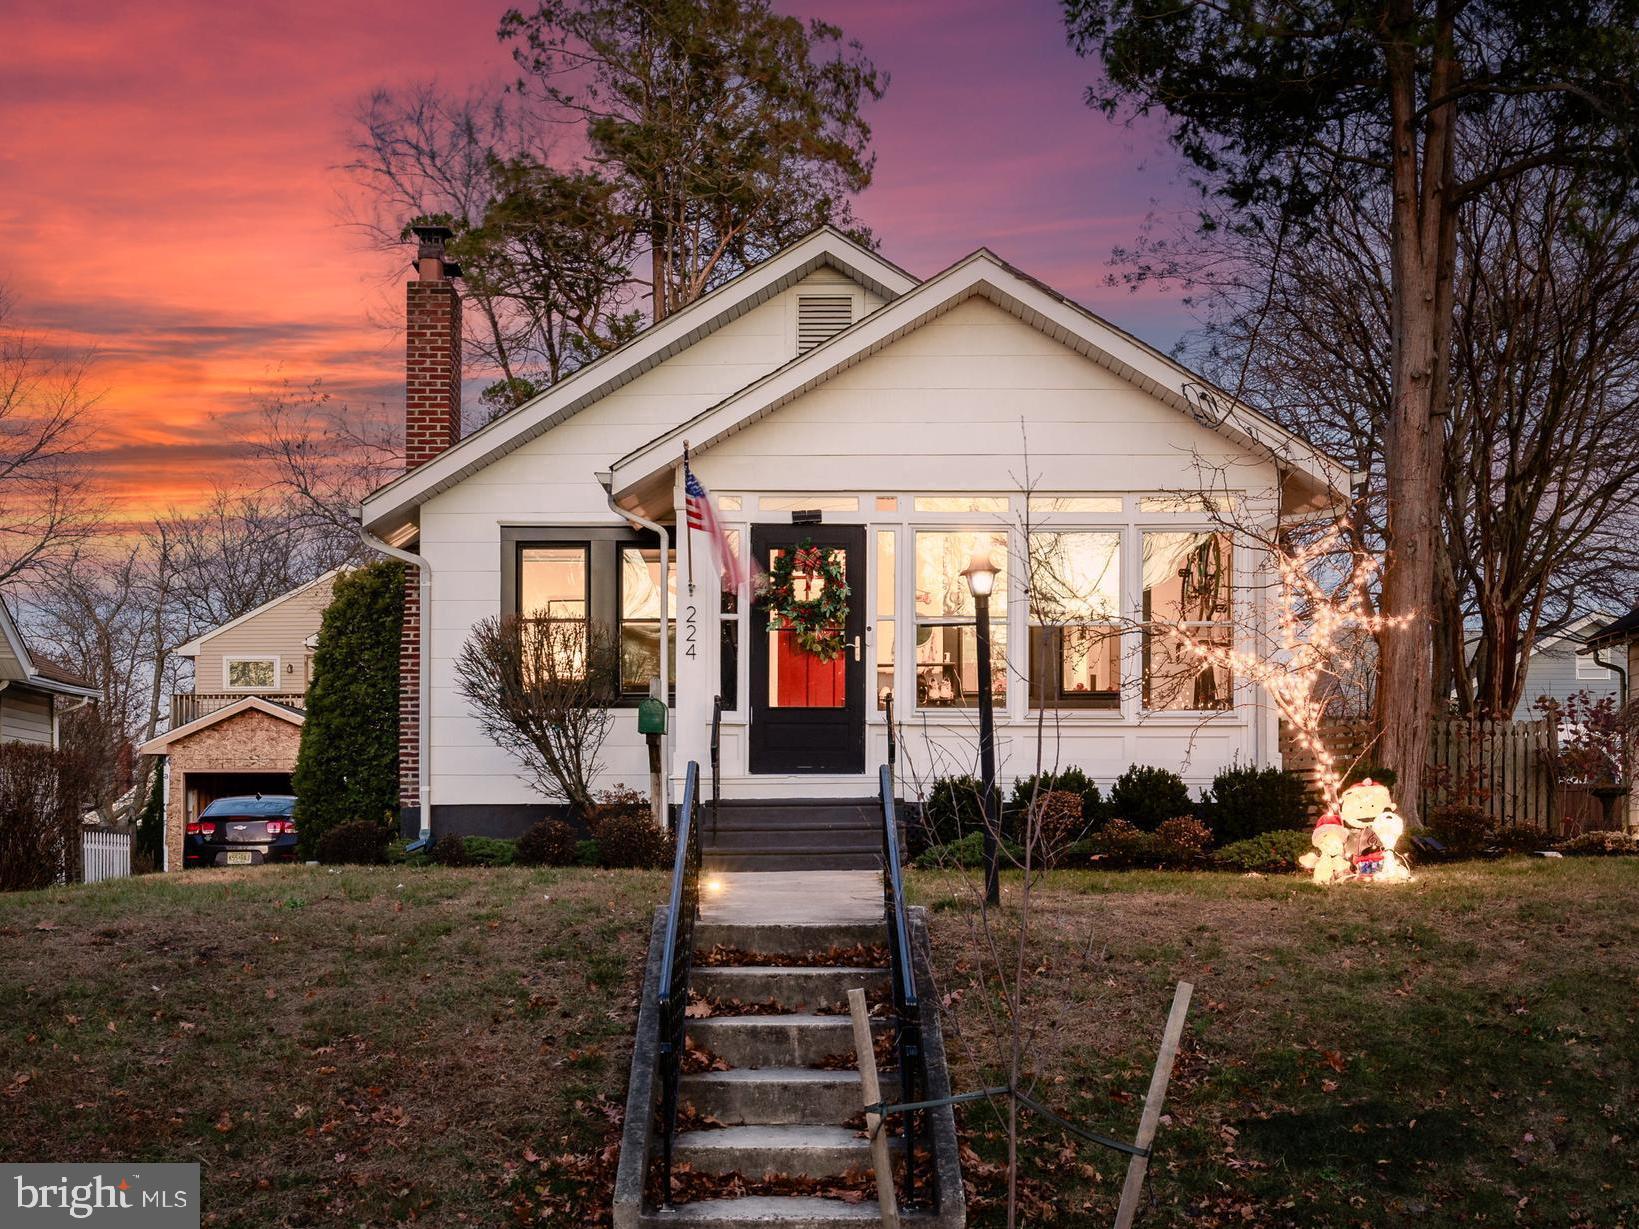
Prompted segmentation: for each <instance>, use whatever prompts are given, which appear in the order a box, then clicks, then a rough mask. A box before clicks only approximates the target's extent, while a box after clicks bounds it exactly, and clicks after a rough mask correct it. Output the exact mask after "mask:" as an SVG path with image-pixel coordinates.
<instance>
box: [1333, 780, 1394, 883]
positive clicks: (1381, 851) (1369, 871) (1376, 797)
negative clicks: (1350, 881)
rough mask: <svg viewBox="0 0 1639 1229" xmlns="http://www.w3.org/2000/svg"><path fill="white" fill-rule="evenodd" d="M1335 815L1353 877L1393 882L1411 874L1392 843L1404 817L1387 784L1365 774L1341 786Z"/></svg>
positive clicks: (1376, 881) (1371, 880)
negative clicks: (1342, 787) (1338, 819)
mask: <svg viewBox="0 0 1639 1229" xmlns="http://www.w3.org/2000/svg"><path fill="white" fill-rule="evenodd" d="M1337 811H1338V816H1339V818H1341V819H1342V821H1343V827H1344V828H1345V829H1346V830H1347V833H1348V835H1347V836H1346V837H1345V838H1344V842H1343V853H1344V856H1345V857H1346V858H1347V859H1348V861H1349V866H1350V869H1351V872H1352V874H1351V875H1350V876H1349V877H1350V878H1354V879H1363V880H1369V881H1370V882H1372V883H1397V882H1401V881H1403V880H1406V879H1410V878H1411V871H1410V869H1409V868H1408V867H1407V866H1406V862H1405V859H1404V858H1403V857H1401V856H1400V855H1399V854H1398V853H1397V852H1396V851H1395V846H1396V845H1398V844H1399V843H1400V838H1401V837H1402V836H1403V835H1405V830H1406V825H1405V821H1404V820H1402V819H1401V818H1400V813H1399V811H1398V810H1396V809H1395V805H1394V798H1393V796H1392V795H1391V794H1390V793H1389V787H1388V786H1386V785H1381V784H1379V783H1378V782H1376V781H1373V780H1372V779H1371V778H1370V777H1367V778H1366V779H1365V780H1363V781H1357V782H1355V784H1353V785H1351V786H1349V788H1348V789H1346V790H1344V791H1343V793H1342V795H1341V796H1340V797H1339V798H1338V800H1337Z"/></svg>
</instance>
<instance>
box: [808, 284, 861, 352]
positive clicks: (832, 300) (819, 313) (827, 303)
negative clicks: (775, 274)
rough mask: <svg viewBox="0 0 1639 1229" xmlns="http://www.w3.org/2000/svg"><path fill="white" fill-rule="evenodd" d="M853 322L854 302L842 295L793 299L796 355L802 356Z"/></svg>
mask: <svg viewBox="0 0 1639 1229" xmlns="http://www.w3.org/2000/svg"><path fill="white" fill-rule="evenodd" d="M853 322H854V300H853V296H852V295H846V294H805V295H799V296H798V297H797V353H798V354H806V353H808V351H810V350H812V349H813V348H814V347H815V346H817V345H820V344H821V343H822V342H827V341H830V340H831V338H833V337H835V336H836V335H837V334H838V333H840V332H842V330H843V329H845V328H847V327H848V326H849V325H850V324H852V323H853Z"/></svg>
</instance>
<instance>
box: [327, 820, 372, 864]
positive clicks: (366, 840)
mask: <svg viewBox="0 0 1639 1229" xmlns="http://www.w3.org/2000/svg"><path fill="white" fill-rule="evenodd" d="M388 840H389V837H388V833H387V831H386V829H384V828H383V827H382V826H381V825H380V824H378V823H376V821H375V820H373V819H355V820H350V821H349V822H347V823H345V824H337V825H336V826H335V827H334V828H331V829H329V830H328V831H327V832H325V834H324V835H323V836H321V837H320V838H319V839H318V842H317V848H316V849H315V851H314V856H316V857H317V858H318V860H319V861H320V862H322V863H323V864H324V865H325V866H379V865H381V863H383V862H385V861H387V842H388Z"/></svg>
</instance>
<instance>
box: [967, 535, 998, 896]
mask: <svg viewBox="0 0 1639 1229" xmlns="http://www.w3.org/2000/svg"><path fill="white" fill-rule="evenodd" d="M962 575H963V576H965V577H967V587H968V592H969V593H971V594H973V613H974V615H975V616H976V619H977V623H978V637H977V638H978V642H979V644H978V650H979V788H980V798H979V807H980V813H981V815H982V817H983V821H984V826H985V828H984V842H985V903H986V904H991V905H999V904H1001V903H1002V884H1001V867H1000V853H1001V851H1000V849H999V848H998V847H997V846H998V841H997V829H998V828H999V827H1000V826H1001V815H1000V813H999V810H998V808H997V805H996V802H997V799H996V704H995V699H994V697H992V695H991V693H990V594H991V592H992V590H994V589H995V587H996V565H995V563H993V562H992V561H991V558H990V552H989V551H986V550H983V549H981V550H979V551H976V552H975V553H974V556H973V562H972V563H970V564H968V566H967V569H966V570H965V571H964V572H963V573H962Z"/></svg>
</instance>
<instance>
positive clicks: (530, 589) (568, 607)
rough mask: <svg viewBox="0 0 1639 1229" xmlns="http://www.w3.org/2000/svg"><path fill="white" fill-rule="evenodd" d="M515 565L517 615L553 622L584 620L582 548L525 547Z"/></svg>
mask: <svg viewBox="0 0 1639 1229" xmlns="http://www.w3.org/2000/svg"><path fill="white" fill-rule="evenodd" d="M521 554H522V558H521V560H520V561H519V565H518V612H519V613H520V614H524V615H529V616H545V617H549V618H554V619H584V618H585V617H586V548H585V547H584V546H526V547H524V549H523V551H522V552H521Z"/></svg>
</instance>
